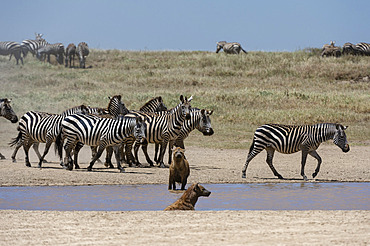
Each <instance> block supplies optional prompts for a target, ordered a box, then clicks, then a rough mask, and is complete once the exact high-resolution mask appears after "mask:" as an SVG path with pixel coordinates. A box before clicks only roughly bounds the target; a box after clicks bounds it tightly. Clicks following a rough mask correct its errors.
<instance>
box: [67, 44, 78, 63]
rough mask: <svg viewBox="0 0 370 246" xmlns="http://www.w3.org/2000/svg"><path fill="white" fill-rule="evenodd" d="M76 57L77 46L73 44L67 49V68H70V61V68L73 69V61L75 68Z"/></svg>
mask: <svg viewBox="0 0 370 246" xmlns="http://www.w3.org/2000/svg"><path fill="white" fill-rule="evenodd" d="M75 55H76V45H75V44H73V43H71V44H69V45H68V46H67V49H66V60H65V67H68V61H69V67H72V61H73V67H74V66H75Z"/></svg>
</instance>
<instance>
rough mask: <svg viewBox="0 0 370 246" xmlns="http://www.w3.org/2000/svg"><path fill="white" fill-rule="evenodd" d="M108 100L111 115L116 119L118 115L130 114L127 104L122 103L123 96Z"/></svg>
mask: <svg viewBox="0 0 370 246" xmlns="http://www.w3.org/2000/svg"><path fill="white" fill-rule="evenodd" d="M108 98H109V100H110V101H109V104H108V111H109V114H111V115H113V116H114V117H115V118H116V117H117V116H118V115H125V114H127V113H128V112H129V110H128V109H127V108H126V106H125V104H124V103H123V102H122V101H121V95H115V96H113V97H108Z"/></svg>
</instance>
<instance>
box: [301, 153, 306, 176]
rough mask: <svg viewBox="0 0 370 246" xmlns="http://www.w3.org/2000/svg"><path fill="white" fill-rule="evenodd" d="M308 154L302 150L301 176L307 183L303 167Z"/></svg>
mask: <svg viewBox="0 0 370 246" xmlns="http://www.w3.org/2000/svg"><path fill="white" fill-rule="evenodd" d="M307 155H308V152H307V151H306V150H304V149H303V150H302V161H301V176H302V177H303V179H304V180H305V181H307V176H306V175H305V174H304V166H305V165H306V160H307Z"/></svg>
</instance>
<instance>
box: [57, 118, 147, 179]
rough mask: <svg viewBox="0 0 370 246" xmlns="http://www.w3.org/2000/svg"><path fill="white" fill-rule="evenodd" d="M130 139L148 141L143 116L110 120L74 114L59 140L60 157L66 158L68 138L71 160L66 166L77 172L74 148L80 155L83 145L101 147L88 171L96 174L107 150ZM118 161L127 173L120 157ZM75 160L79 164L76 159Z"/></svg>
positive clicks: (68, 150)
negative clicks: (96, 164)
mask: <svg viewBox="0 0 370 246" xmlns="http://www.w3.org/2000/svg"><path fill="white" fill-rule="evenodd" d="M129 137H133V138H135V139H136V141H139V142H140V141H142V140H143V139H144V138H145V124H144V122H143V120H142V119H141V118H140V117H136V118H132V117H120V118H118V119H108V118H101V117H97V116H93V115H83V114H74V115H70V116H67V117H66V118H64V120H63V121H62V131H61V134H60V135H58V137H57V140H56V145H57V147H58V150H59V151H58V153H59V156H60V158H62V151H61V149H62V148H61V146H62V144H63V141H62V139H66V144H65V145H64V150H65V152H66V158H68V162H67V165H66V166H67V169H68V170H72V169H73V163H72V158H71V151H72V150H73V149H74V151H75V156H76V154H78V152H79V150H80V149H81V147H82V146H81V144H79V143H82V144H86V145H89V146H99V147H98V152H97V154H96V155H95V156H94V158H93V160H92V161H91V162H90V165H89V167H88V168H87V170H88V171H92V167H93V165H94V163H95V161H96V160H97V159H98V158H99V157H100V156H101V154H102V153H103V151H104V149H105V148H106V147H108V146H116V145H118V144H120V143H122V142H123V141H124V140H125V139H126V138H129ZM116 158H117V161H118V163H117V168H118V169H119V170H120V171H121V172H124V168H123V167H122V166H121V164H120V161H119V160H120V157H119V156H117V155H116ZM74 161H75V163H74V164H75V165H76V164H77V163H76V158H75V159H74Z"/></svg>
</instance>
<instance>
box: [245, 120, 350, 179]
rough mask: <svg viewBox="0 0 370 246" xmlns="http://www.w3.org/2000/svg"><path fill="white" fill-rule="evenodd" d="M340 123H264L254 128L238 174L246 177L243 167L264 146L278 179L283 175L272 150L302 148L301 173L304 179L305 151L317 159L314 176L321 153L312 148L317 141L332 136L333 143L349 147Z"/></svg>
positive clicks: (269, 162)
mask: <svg viewBox="0 0 370 246" xmlns="http://www.w3.org/2000/svg"><path fill="white" fill-rule="evenodd" d="M346 129H347V127H344V126H342V125H340V124H333V123H322V124H316V125H300V126H299V125H298V126H294V125H278V124H267V125H263V126H261V127H259V128H257V130H256V132H255V133H254V137H253V142H252V145H251V147H250V149H249V153H248V157H247V160H246V162H245V164H244V167H243V170H242V178H245V177H246V171H247V167H248V164H249V162H250V161H251V160H252V159H253V158H254V157H255V156H256V155H258V154H259V153H260V152H261V151H262V150H264V149H266V152H267V159H266V162H267V164H268V165H269V167H270V169H271V171H272V172H273V173H274V175H275V176H277V177H278V178H279V179H283V176H281V175H280V174H279V173H278V172H277V171H276V169H275V168H274V166H273V164H272V159H273V158H274V152H275V150H277V151H279V152H280V153H283V154H292V153H295V152H298V151H302V161H301V175H302V177H303V179H304V180H307V177H306V175H305V173H304V167H305V165H306V159H307V155H308V154H309V155H311V156H312V157H314V158H315V159H316V160H317V167H316V170H315V172H314V173H313V174H312V177H313V178H315V177H316V176H317V174H318V173H319V171H320V165H321V162H322V161H321V157H320V156H319V154H318V153H317V152H316V149H317V148H318V147H319V146H320V144H321V143H323V142H325V141H327V140H329V139H333V142H334V144H335V145H337V146H338V147H339V148H341V149H342V151H343V152H348V151H349V145H348V142H347V137H346V133H345V132H344V130H346Z"/></svg>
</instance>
